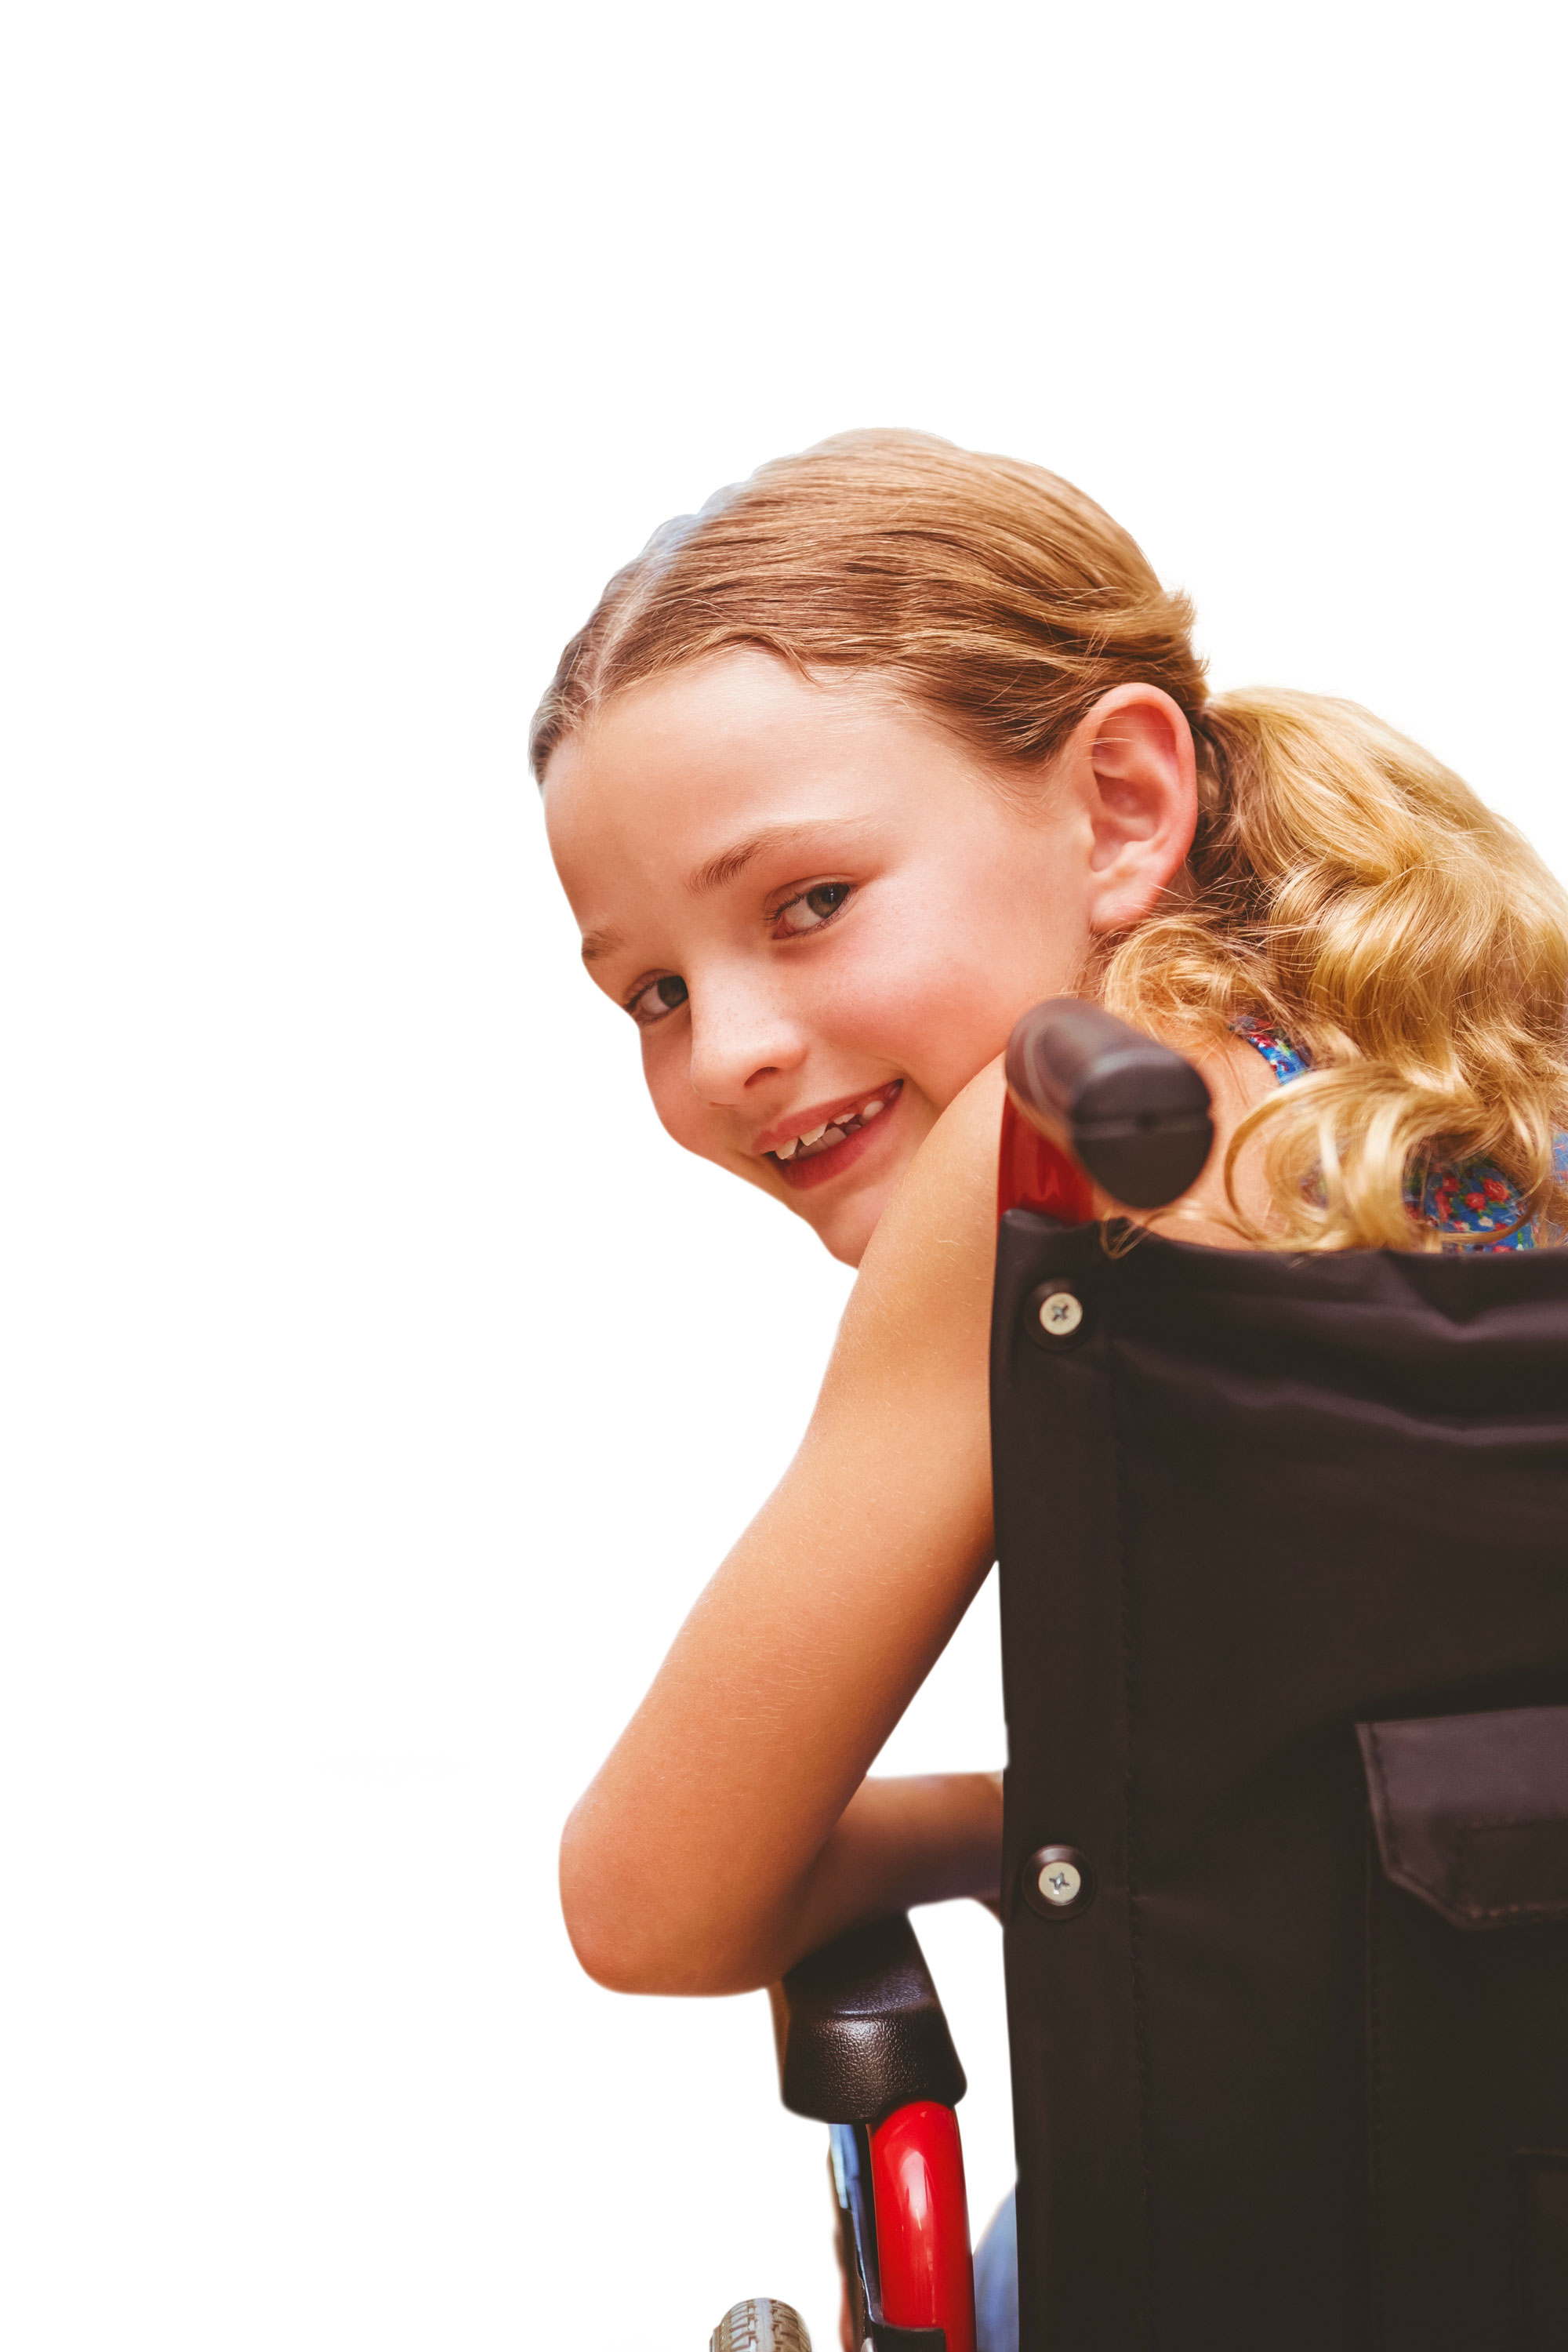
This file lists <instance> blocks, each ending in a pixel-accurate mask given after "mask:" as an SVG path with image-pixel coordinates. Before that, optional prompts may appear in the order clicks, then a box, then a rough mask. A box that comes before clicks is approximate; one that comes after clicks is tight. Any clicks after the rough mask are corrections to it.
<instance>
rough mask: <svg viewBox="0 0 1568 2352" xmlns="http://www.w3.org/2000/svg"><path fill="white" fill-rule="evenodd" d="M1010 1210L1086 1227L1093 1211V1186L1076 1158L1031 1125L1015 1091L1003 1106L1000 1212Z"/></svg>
mask: <svg viewBox="0 0 1568 2352" xmlns="http://www.w3.org/2000/svg"><path fill="white" fill-rule="evenodd" d="M1009 1209H1037V1210H1038V1211H1039V1212H1040V1213H1041V1215H1042V1216H1047V1217H1055V1218H1057V1219H1058V1222H1059V1223H1062V1224H1064V1225H1087V1224H1088V1223H1089V1219H1090V1218H1091V1217H1092V1216H1093V1214H1094V1187H1093V1185H1092V1184H1091V1183H1090V1182H1089V1178H1088V1177H1087V1176H1086V1175H1085V1174H1084V1172H1083V1170H1082V1169H1081V1168H1080V1167H1079V1164H1078V1161H1077V1160H1071V1159H1069V1158H1068V1154H1067V1153H1066V1152H1065V1151H1064V1150H1062V1149H1061V1146H1060V1145H1059V1144H1056V1143H1052V1142H1051V1140H1050V1139H1049V1138H1048V1137H1047V1136H1044V1135H1042V1134H1041V1133H1040V1131H1039V1129H1038V1128H1037V1127H1031V1125H1030V1124H1029V1121H1028V1120H1027V1119H1026V1118H1025V1117H1024V1115H1023V1113H1022V1111H1021V1110H1020V1109H1019V1108H1018V1106H1017V1104H1016V1102H1015V1101H1014V1100H1013V1097H1012V1096H1011V1095H1008V1096H1007V1097H1006V1098H1005V1101H1004V1103H1003V1105H1002V1151H1001V1158H1000V1160H999V1161H998V1164H997V1171H996V1214H997V1216H998V1217H1003V1216H1005V1214H1006V1213H1007V1211H1008V1210H1009Z"/></svg>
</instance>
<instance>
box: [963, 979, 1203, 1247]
mask: <svg viewBox="0 0 1568 2352" xmlns="http://www.w3.org/2000/svg"><path fill="white" fill-rule="evenodd" d="M1007 1087H1008V1091H1009V1093H1010V1094H1011V1095H1012V1097H1013V1099H1014V1101H1015V1102H1016V1104H1017V1106H1018V1108H1019V1109H1020V1110H1021V1111H1022V1113H1023V1114H1024V1117H1025V1118H1026V1119H1027V1120H1028V1121H1029V1122H1030V1124H1031V1126H1033V1127H1037V1128H1038V1129H1039V1130H1040V1132H1041V1134H1043V1135H1046V1136H1048V1137H1049V1138H1050V1139H1051V1141H1052V1142H1053V1143H1055V1144H1057V1145H1058V1146H1059V1147H1060V1149H1061V1150H1064V1151H1068V1152H1070V1153H1071V1154H1072V1156H1073V1158H1074V1159H1075V1160H1078V1162H1079V1165H1080V1167H1082V1168H1083V1169H1084V1170H1085V1171H1087V1173H1088V1174H1089V1176H1091V1177H1092V1178H1093V1180H1094V1181H1095V1182H1096V1183H1097V1184H1098V1185H1099V1186H1100V1190H1101V1191H1102V1192H1109V1193H1110V1197H1111V1199H1112V1200H1113V1201H1119V1202H1121V1205H1122V1207H1123V1208H1127V1209H1163V1208H1164V1207H1165V1206H1166V1204H1167V1203H1168V1202H1172V1201H1175V1200H1179V1199H1180V1198H1181V1196H1182V1194H1183V1193H1184V1192H1186V1191H1187V1190H1188V1188H1189V1187H1190V1186H1191V1185H1193V1184H1194V1183H1195V1182H1196V1181H1197V1179H1198V1177H1199V1176H1200V1175H1201V1174H1202V1172H1203V1169H1204V1163H1205V1160H1207V1159H1208V1156H1209V1153H1210V1151H1211V1150H1213V1148H1214V1120H1213V1118H1212V1117H1211V1116H1210V1102H1209V1090H1208V1088H1207V1087H1206V1086H1205V1084H1204V1081H1203V1079H1202V1078H1201V1077H1200V1076H1199V1075H1198V1073H1197V1071H1196V1070H1194V1067H1193V1066H1192V1064H1191V1063H1190V1062H1188V1061H1184V1059H1183V1057H1182V1055H1180V1054H1178V1053H1176V1052H1175V1051H1174V1049H1173V1047H1171V1046H1169V1045H1160V1044H1159V1043H1158V1042H1157V1040H1156V1039H1154V1038H1152V1037H1145V1036H1144V1035H1143V1034H1142V1031H1141V1030H1138V1029H1132V1028H1130V1027H1129V1026H1128V1024H1127V1023H1126V1022H1125V1021H1119V1020H1118V1019H1117V1017H1116V1015H1115V1014H1114V1013H1107V1012H1106V1010H1105V1009H1104V1007H1103V1005H1099V1004H1089V1003H1085V1002H1084V1000H1083V999H1082V998H1081V997H1077V996H1053V997H1049V998H1047V1001H1046V1003H1044V1004H1037V1005H1036V1006H1035V1007H1034V1008H1033V1010H1032V1011H1031V1012H1028V1013H1025V1015H1024V1017H1023V1019H1022V1020H1021V1021H1020V1022H1019V1023H1018V1025H1017V1027H1016V1029H1015V1030H1014V1032H1013V1034H1012V1036H1011V1037H1010V1038H1009V1039H1008V1041H1007Z"/></svg>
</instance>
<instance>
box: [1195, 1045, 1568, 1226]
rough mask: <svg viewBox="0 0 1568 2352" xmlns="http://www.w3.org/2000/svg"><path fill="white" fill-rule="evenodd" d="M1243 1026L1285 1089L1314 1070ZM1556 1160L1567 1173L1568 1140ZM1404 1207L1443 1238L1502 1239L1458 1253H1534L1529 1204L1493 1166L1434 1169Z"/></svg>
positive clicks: (1411, 1182)
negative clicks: (1490, 1236) (1526, 1208)
mask: <svg viewBox="0 0 1568 2352" xmlns="http://www.w3.org/2000/svg"><path fill="white" fill-rule="evenodd" d="M1238 1025H1239V1034H1241V1035H1242V1036H1243V1037H1245V1038H1246V1039H1247V1043H1248V1045H1256V1046H1257V1048H1258V1052H1259V1053H1260V1054H1261V1055H1262V1056H1263V1058H1264V1060H1265V1061H1266V1062H1267V1063H1268V1066H1269V1068H1270V1069H1271V1070H1272V1071H1273V1073H1274V1075H1275V1076H1276V1077H1277V1078H1278V1079H1279V1083H1280V1085H1281V1086H1289V1082H1290V1080H1291V1079H1292V1078H1299V1077H1300V1076H1301V1075H1302V1073H1303V1071H1306V1070H1310V1068H1311V1063H1310V1061H1309V1059H1308V1057H1307V1055H1305V1054H1303V1053H1302V1052H1301V1051H1300V1047H1299V1046H1296V1045H1292V1044H1291V1043H1290V1041H1289V1038H1288V1037H1285V1036H1282V1035H1281V1034H1280V1033H1279V1030H1278V1029H1269V1028H1266V1027H1265V1026H1264V1025H1263V1024H1261V1023H1253V1022H1247V1023H1243V1024H1238ZM1556 1159H1557V1166H1558V1170H1559V1172H1560V1173H1568V1136H1563V1135H1560V1136H1559V1137H1558V1139H1557V1150H1556ZM1405 1206H1406V1207H1407V1208H1408V1209H1409V1211H1410V1213H1411V1214H1412V1215H1413V1216H1415V1217H1418V1218H1419V1219H1420V1220H1421V1221H1422V1223H1426V1224H1429V1225H1436V1228H1437V1230H1438V1232H1439V1233H1450V1234H1456V1235H1457V1234H1496V1235H1497V1238H1496V1240H1495V1241H1486V1242H1470V1243H1463V1242H1459V1241H1458V1240H1456V1241H1455V1242H1453V1243H1452V1244H1450V1246H1451V1247H1452V1248H1454V1249H1465V1250H1470V1249H1483V1250H1514V1249H1533V1248H1534V1247H1535V1228H1534V1226H1533V1225H1523V1224H1521V1223H1520V1219H1521V1217H1522V1216H1523V1214H1524V1202H1523V1200H1522V1199H1521V1195H1520V1192H1519V1189H1518V1187H1517V1186H1516V1185H1514V1184H1512V1183H1510V1181H1509V1179H1508V1178H1507V1177H1506V1176H1505V1175H1504V1174H1503V1172H1502V1171H1501V1169H1500V1168H1495V1167H1494V1166H1493V1165H1492V1163H1491V1161H1490V1160H1461V1161H1450V1162H1449V1163H1447V1165H1446V1166H1441V1167H1436V1168H1429V1169H1428V1170H1427V1171H1426V1177H1425V1178H1424V1179H1423V1178H1422V1177H1420V1176H1418V1175H1413V1176H1408V1177H1406V1179H1405ZM1510 1227H1511V1228H1512V1230H1511V1231H1510Z"/></svg>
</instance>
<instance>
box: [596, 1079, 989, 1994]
mask: <svg viewBox="0 0 1568 2352" xmlns="http://www.w3.org/2000/svg"><path fill="white" fill-rule="evenodd" d="M1001 1105H1002V1081H1001V1075H1000V1069H999V1066H992V1067H991V1068H990V1069H988V1070H985V1071H984V1072H982V1074H981V1076H979V1077H978V1078H976V1079H975V1080H974V1081H973V1084H972V1085H971V1086H969V1087H966V1088H965V1090H964V1092H963V1094H962V1095H961V1096H959V1097H958V1098H957V1100H956V1101H955V1102H954V1103H952V1105H951V1107H950V1108H949V1109H948V1110H947V1111H946V1112H945V1113H944V1114H943V1116H942V1118H941V1119H940V1120H939V1122H938V1124H937V1126H936V1127H935V1128H934V1129H933V1130H932V1132H931V1135H930V1136H929V1137H928V1138H927V1139H926V1141H925V1143H924V1144H923V1145H922V1147H921V1150H920V1152H919V1153H918V1154H917V1156H916V1158H915V1160H914V1161H913V1162H912V1164H911V1166H910V1171H909V1174H908V1175H907V1177H906V1178H905V1180H904V1182H903V1184H902V1185H901V1186H900V1190H899V1192H898V1194H897V1196H896V1197H895V1199H894V1200H893V1202H891V1203H890V1205H889V1208H888V1209H887V1211H886V1212H885V1213H884V1215H883V1217H882V1219H881V1222H880V1223H879V1226H878V1229H877V1232H876V1234H875V1236H874V1238H873V1240H872V1243H871V1246H870V1248H869V1249H868V1252H867V1254H866V1257H865V1260H864V1262H863V1264H862V1266H861V1269H860V1275H859V1278H858V1281H857V1283H856V1286H855V1288H854V1291H853V1293H852V1294H851V1297H850V1300H849V1304H848V1307H847V1310H846V1313H845V1317H844V1322H843V1326H842V1328H841V1330H840V1332H839V1337H838V1342H837V1347H836V1348H835V1349H834V1353H833V1359H832V1361H831V1363H830V1364H829V1366H828V1370H827V1376H826V1380H825V1381H824V1382H823V1387H822V1393H821V1396H820V1398H819V1399H818V1402H817V1405H816V1412H815V1413H814V1414H813V1416H812V1420H811V1424H810V1427H809V1428H808V1430H807V1432H806V1434H805V1440H804V1442H803V1444H802V1445H801V1448H800V1451H799V1453H798V1454H796V1455H795V1460H794V1462H793V1463H792V1464H791V1465H790V1468H789V1470H788V1471H787V1472H786V1474H785V1475H784V1480H783V1482H782V1483H781V1485H780V1486H778V1488H777V1490H776V1491H775V1492H774V1494H773V1496H772V1497H771V1499H770V1500H769V1501H768V1503H767V1504H766V1505H765V1506H764V1507H763V1510H762V1512H761V1513H760V1514H759V1516H758V1517H757V1518H756V1519H755V1520H754V1521H753V1522H752V1526H751V1527H750V1528H748V1529H747V1530H746V1533H745V1534H744V1535H743V1536H742V1538H741V1540H740V1542H739V1543H738V1544H737V1545H736V1546H735V1549H734V1550H733V1551H732V1552H731V1554H730V1557H729V1558H728V1559H727V1560H726V1561H725V1562H724V1564H723V1566H722V1568H721V1570H719V1573H718V1574H717V1576H715V1578H714V1579H713V1580H712V1582H711V1583H710V1585H709V1587H708V1589H707V1591H705V1592H704V1593H703V1595H702V1597H701V1599H700V1601H698V1603H697V1606H696V1607H695V1609H694V1610H693V1611H692V1612H691V1614H690V1616H689V1618H688V1620H687V1622H686V1623H685V1625H684V1626H683V1627H682V1628H681V1631H680V1633H679V1635H678V1636H677V1638H676V1641H675V1644H674V1646H673V1648H672V1649H671V1651H670V1653H669V1655H668V1658H667V1659H666V1660H665V1662H664V1664H663V1665H662V1666H661V1667H660V1669H659V1672H658V1678H657V1680H656V1681H655V1683H654V1685H653V1687H652V1689H651V1690H650V1691H649V1693H648V1695H647V1698H645V1699H644V1701H643V1703H642V1705H641V1706H640V1707H639V1708H638V1709H637V1714H636V1715H635V1716H634V1717H633V1718H632V1721H631V1723H630V1724H629V1725H628V1726H627V1728H626V1731H625V1733H624V1734H623V1735H622V1737H621V1738H620V1740H619V1741H618V1742H617V1744H616V1748H615V1749H614V1751H613V1753H612V1754H611V1756H610V1758H609V1759H608V1761H607V1762H606V1763H605V1766H604V1769H602V1770H601V1772H600V1773H599V1775H598V1777H597V1779H596V1780H595V1781H594V1783H593V1785H592V1787H591V1788H590V1789H589V1790H588V1791H587V1793H586V1794H585V1795H584V1797H583V1798H582V1800H581V1801H580V1802H579V1803H578V1805H577V1807H576V1809H575V1811H574V1813H573V1815H572V1818H571V1820H570V1822H568V1823H567V1826H566V1833H565V1837H564V1839H563V1844H562V1895H563V1904H564V1907H565V1913H566V1923H567V1927H568V1929H569V1931H570V1933H571V1937H572V1940H573V1943H574V1946H575V1948H576V1950H577V1954H578V1957H579V1958H580V1959H581V1960H582V1962H583V1965H584V1968H585V1969H587V1970H588V1972H589V1974H590V1975H591V1976H594V1977H596V1978H597V1979H599V1981H600V1982H601V1983H603V1984H607V1985H611V1986H613V1987H615V1988H616V1989H617V1990H622V1991H626V1992H671V1993H673V1992H684V1993H719V1992H740V1991H744V1990H748V1989H749V1988H751V1987H752V1986H755V1985H760V1984H765V1983H768V1982H769V1981H771V1980H772V1979H774V1978H776V1977H778V1976H780V1975H782V1974H783V1972H784V1969H787V1968H789V1967H791V1966H792V1965H793V1964H794V1962H795V1960H797V1959H799V1958H801V1957H802V1955H803V1954H804V1953H805V1952H807V1951H810V1950H811V1949H813V1948H815V1947H816V1945H818V1944H821V1943H824V1942H826V1940H827V1939H828V1938H829V1937H832V1936H834V1935H836V1934H837V1933H838V1932H839V1931H840V1930H841V1929H843V1928H845V1927H849V1926H851V1925H853V1924H854V1923H855V1922H856V1921H857V1920H858V1919H864V1918H869V1917H872V1916H875V1915H876V1914H878V1913H879V1912H882V1911H888V1910H896V1909H901V1908H902V1907H903V1906H905V1905H907V1904H910V1903H918V1902H931V1901H935V1900H938V1899H940V1898H942V1897H943V1896H946V1895H987V1896H991V1897H994V1895H995V1893H996V1886H997V1873H998V1867H999V1850H1000V1844H1001V1828H1002V1814H1001V1796H1000V1790H999V1787H998V1784H997V1782H996V1780H994V1778H993V1776H991V1775H990V1774H988V1773H973V1774H954V1775H943V1776H941V1777H939V1778H933V1779H927V1780H866V1778H865V1775H866V1772H867V1769H868V1766H869V1765H870V1763H871V1761H872V1759H873V1758H874V1757H875V1756H876V1754H877V1752H878V1750H879V1748H881V1746H882V1743H883V1741H884V1740H885V1739H886V1738H887V1737H888V1734H889V1732H890V1731H891V1729H892V1727H893V1726H894V1724H896V1723H897V1721H898V1720H899V1717H900V1715H902V1713H903V1711H904V1709H905V1707H906V1706H908V1705H909V1702H910V1698H911V1697H912V1696H914V1693H915V1692H916V1690H917V1689H918V1688H919V1687H920V1685H921V1682H922V1681H923V1680H924V1679H925V1676H926V1675H928V1674H929V1673H930V1671H931V1666H932V1665H933V1664H934V1663H935V1661H936V1659H937V1658H938V1656H939V1655H940V1654H941V1653H942V1649H943V1647H944V1646H945V1644H946V1643H947V1641H948V1639H949V1637H950V1635H951V1634H952V1631H953V1629H954V1627H955V1626H956V1625H957V1623H958V1621H959V1619H960V1618H961V1617H962V1616H963V1612H964V1610H965V1609H966V1608H967V1607H968V1605H969V1602H970V1601H971V1600H972V1599H973V1595H974V1593H975V1591H976V1590H977V1589H978V1587H979V1585H980V1584H981V1582H982V1580H984V1576H985V1573H986V1570H987V1569H988V1567H989V1565H990V1562H991V1558H992V1538H991V1455H990V1426H989V1409H988V1382H987V1346H988V1337H989V1326H990V1313H991V1286H992V1272H993V1262H994V1250H995V1225H996V1211H995V1186H996V1139H997V1133H998V1127H999V1122H1000V1118H1001Z"/></svg>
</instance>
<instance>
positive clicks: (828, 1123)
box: [763, 1078, 904, 1176]
mask: <svg viewBox="0 0 1568 2352" xmlns="http://www.w3.org/2000/svg"><path fill="white" fill-rule="evenodd" d="M903 1085H904V1082H903V1080H902V1078H895V1079H894V1080H893V1082H892V1084H891V1085H890V1086H885V1087H875V1088H874V1089H872V1091H871V1092H869V1093H868V1094H866V1095H863V1096H862V1097H860V1099H859V1100H858V1102H856V1103H853V1104H852V1105H850V1106H849V1107H848V1108H846V1109H844V1110H841V1111H836V1112H835V1113H834V1116H833V1117H832V1118H830V1119H825V1120H824V1121H823V1123H822V1125H821V1126H820V1127H811V1128H807V1129H806V1130H805V1134H804V1135H796V1136H792V1137H791V1138H790V1139H789V1141H788V1142H787V1143H781V1144H779V1145H777V1146H776V1147H775V1148H774V1150H772V1151H767V1152H764V1153H763V1158H764V1159H765V1160H772V1161H773V1163H774V1165H775V1166H776V1167H777V1168H778V1169H779V1171H780V1172H781V1173H782V1174H784V1175H786V1176H788V1175H800V1174H804V1172H805V1169H806V1168H807V1167H809V1166H810V1165H811V1163H812V1162H813V1161H814V1160H825V1159H826V1158H827V1156H828V1155H829V1153H831V1152H835V1151H839V1150H842V1149H843V1147H844V1146H845V1144H847V1142H848V1140H849V1139H850V1137H851V1136H853V1135H858V1134H859V1132H860V1130H861V1129H863V1128H866V1127H869V1126H870V1125H871V1124H872V1123H873V1121H874V1120H876V1119H879V1118H880V1117H881V1116H882V1114H883V1112H884V1111H886V1110H889V1109H890V1108H891V1107H892V1105H893V1103H894V1102H895V1101H896V1099H897V1098H898V1097H899V1096H900V1094H901V1093H902V1091H903ZM813 1172H814V1173H815V1172H816V1171H813ZM822 1172H823V1174H824V1175H826V1172H827V1171H826V1169H825V1170H824V1171H822Z"/></svg>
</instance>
